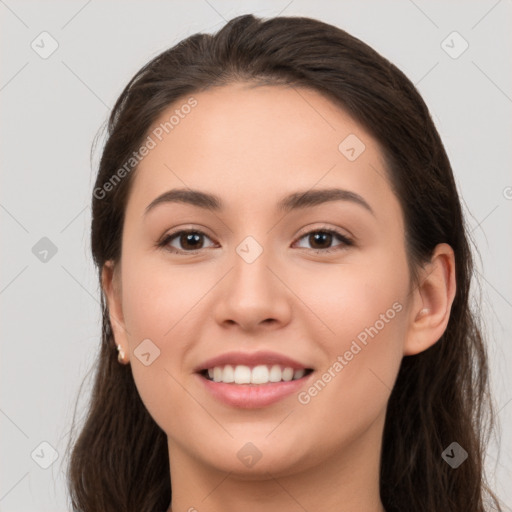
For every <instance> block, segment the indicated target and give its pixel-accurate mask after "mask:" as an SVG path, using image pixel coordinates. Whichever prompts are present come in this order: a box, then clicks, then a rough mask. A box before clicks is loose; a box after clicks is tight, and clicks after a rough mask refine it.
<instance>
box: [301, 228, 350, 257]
mask: <svg viewBox="0 0 512 512" xmlns="http://www.w3.org/2000/svg"><path fill="white" fill-rule="evenodd" d="M336 238H337V239H338V240H340V241H341V244H338V245H336V246H334V247H331V244H332V242H333V240H335V239H336ZM302 239H306V240H307V242H308V243H309V244H310V245H311V250H313V251H315V252H318V253H321V252H333V251H337V250H341V249H343V248H344V247H346V246H350V245H352V244H353V243H352V240H350V239H349V238H347V237H346V236H345V235H342V234H341V233H338V232H337V231H334V230H331V229H317V230H316V231H310V232H309V233H306V234H305V235H303V236H301V237H300V238H299V240H302ZM306 249H307V247H306Z"/></svg>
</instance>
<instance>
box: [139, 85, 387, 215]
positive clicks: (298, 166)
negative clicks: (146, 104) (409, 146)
mask: <svg viewBox="0 0 512 512" xmlns="http://www.w3.org/2000/svg"><path fill="white" fill-rule="evenodd" d="M191 97H192V98H193V99H194V100H195V102H196V103H195V106H194V107H193V108H188V107H187V108H184V107H183V106H184V105H187V104H188V105H190V104H192V103H191V102H190V98H191ZM148 134H149V136H150V137H151V138H152V140H153V142H154V147H153V149H151V151H150V152H149V154H147V156H145V157H144V158H143V159H142V161H141V162H140V163H139V165H138V168H137V170H136V173H135V174H136V175H135V176H134V178H135V180H134V183H132V193H131V195H133V196H134V197H133V199H134V201H135V202H136V203H137V207H138V209H141V208H145V207H146V206H147V204H148V203H149V202H150V201H151V200H152V199H154V197H156V196H157V195H159V194H161V193H162V192H164V191H166V190H169V189H172V188H176V187H179V188H187V187H191V188H194V189H200V190H205V191H210V192H212V193H214V194H216V195H218V196H221V197H226V198H227V200H228V202H229V204H228V206H230V205H233V206H234V207H236V208H237V209H238V210H239V209H240V208H241V207H243V205H244V204H245V205H247V204H252V205H255V204H257V203H259V204H260V205H261V207H262V208H263V207H264V206H266V205H264V204H263V203H266V202H269V204H270V202H277V201H278V200H279V199H280V198H281V197H282V196H283V195H285V194H286V193H290V192H294V191H296V190H298V189H311V188H313V187H315V186H318V187H319V188H324V187H330V186H343V188H347V189H351V190H353V191H354V192H356V193H360V194H361V195H362V193H365V194H369V193H370V195H372V193H371V192H372V191H373V195H374V196H375V194H378V195H380V196H381V197H382V196H383V195H384V196H385V195H386V194H387V195H389V194H390V193H391V189H390V186H389V184H388V182H387V178H386V172H385V170H384V164H383V159H382V154H381V151H380V148H379V146H378V143H377V142H376V141H375V140H374V138H373V137H372V136H370V135H369V134H368V133H367V132H366V131H365V130H364V129H363V128H362V127H361V126H360V125H359V124H358V123H357V122H355V121H354V120H353V119H352V118H351V117H350V116H349V115H348V114H347V113H346V112H344V111H343V110H342V109H341V108H339V107H338V106H337V105H335V104H334V103H333V102H332V101H330V100H329V99H328V98H326V97H325V96H323V95H322V94H321V93H319V92H318V91H314V90H311V89H305V88H296V87H290V86H254V85H252V84H247V83H236V84H230V85H227V86H222V87H215V88H212V89H209V90H207V91H202V92H198V93H194V94H191V95H190V96H187V97H183V98H182V99H180V100H178V101H176V102H175V103H174V104H172V105H170V106H169V107H168V108H167V109H166V110H165V111H164V112H163V113H162V114H161V115H160V116H159V118H158V119H157V120H156V121H155V122H154V123H153V125H152V127H151V128H150V130H149V131H148ZM347 150H348V151H349V152H348V153H347ZM354 153H355V156H356V158H354ZM386 189H387V190H386ZM390 199H391V200H392V198H391V197H390Z"/></svg>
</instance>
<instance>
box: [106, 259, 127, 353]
mask: <svg viewBox="0 0 512 512" xmlns="http://www.w3.org/2000/svg"><path fill="white" fill-rule="evenodd" d="M101 287H102V289H103V293H104V294H105V297H106V300H107V306H108V313H109V319H110V325H111V326H112V332H113V334H114V340H115V343H116V345H121V350H122V351H123V352H124V353H125V354H129V350H128V348H129V345H128V338H127V331H126V327H125V323H124V316H123V305H122V301H121V282H120V268H118V267H117V266H116V265H114V262H113V261H112V260H109V261H107V262H106V263H105V264H104V265H103V269H102V271H101ZM127 359H128V356H125V362H127Z"/></svg>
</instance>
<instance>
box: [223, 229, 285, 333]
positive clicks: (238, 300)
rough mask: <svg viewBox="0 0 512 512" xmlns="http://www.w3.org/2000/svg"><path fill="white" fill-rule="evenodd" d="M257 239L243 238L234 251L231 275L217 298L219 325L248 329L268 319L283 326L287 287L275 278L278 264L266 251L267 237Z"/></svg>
mask: <svg viewBox="0 0 512 512" xmlns="http://www.w3.org/2000/svg"><path fill="white" fill-rule="evenodd" d="M256 236H257V237H258V238H259V240H258V239H257V238H256ZM256 236H255V235H248V236H246V237H245V238H243V239H242V241H241V242H240V243H239V244H238V245H237V246H235V248H234V254H233V255H232V258H231V261H230V267H231V272H229V275H228V276H226V278H227V279H226V280H225V283H224V284H223V286H222V287H221V289H220V290H219V291H220V294H219V295H218V296H217V301H216V316H217V320H218V321H219V322H226V321H229V322H231V323H232V322H236V323H238V324H239V325H241V326H243V327H244V328H248V327H249V326H251V325H252V326H255V325H257V324H259V323H261V322H264V321H265V320H269V319H273V320H278V321H279V322H280V323H282V322H283V321H284V320H285V318H287V316H288V314H289V307H288V300H287V298H286V287H285V286H283V284H282V283H281V282H280V280H279V279H278V278H277V277H276V275H275V274H276V273H278V271H276V269H277V268H278V267H279V265H278V262H277V261H275V258H273V252H272V250H271V248H270V247H266V245H270V244H269V242H268V240H269V237H267V236H265V235H256ZM260 240H261V241H260Z"/></svg>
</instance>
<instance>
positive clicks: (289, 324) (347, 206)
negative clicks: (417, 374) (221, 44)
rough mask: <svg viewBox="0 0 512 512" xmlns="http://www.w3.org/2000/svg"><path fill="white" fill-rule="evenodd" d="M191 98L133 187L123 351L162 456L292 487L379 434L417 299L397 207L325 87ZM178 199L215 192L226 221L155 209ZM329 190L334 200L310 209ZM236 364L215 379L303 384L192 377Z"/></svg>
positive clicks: (185, 206) (235, 89)
mask: <svg viewBox="0 0 512 512" xmlns="http://www.w3.org/2000/svg"><path fill="white" fill-rule="evenodd" d="M193 97H194V98H195V100H196V101H197V104H196V105H195V106H194V107H193V108H191V109H181V110H180V112H182V116H179V122H178V123H176V124H174V126H173V127H172V129H171V130H169V129H168V132H169V133H167V134H166V133H165V131H164V132H163V136H162V133H161V132H162V129H160V131H158V130H157V129H158V127H159V126H161V123H165V122H166V121H169V118H170V116H171V115H172V114H173V113H174V111H175V110H176V109H180V108H181V107H182V105H184V104H185V103H186V102H187V98H185V99H184V100H183V101H180V102H177V103H176V104H175V105H172V106H170V107H169V108H168V110H166V111H165V113H164V114H163V115H162V116H161V118H160V119H158V120H157V122H156V123H155V124H154V126H153V127H152V131H151V132H150V133H149V135H150V136H151V138H152V140H153V141H154V142H155V145H154V147H153V148H152V149H151V150H150V151H149V153H148V154H147V156H145V158H144V159H143V160H142V161H141V163H140V164H139V166H138V168H137V170H136V174H135V176H134V181H133V183H132V188H131V192H130V195H129V198H128V202H127V207H126V212H125V222H124V231H123V236H122V257H121V262H120V265H118V266H117V267H116V273H117V274H116V275H115V281H114V282H116V283H117V284H118V294H117V295H116V297H115V299H112V302H111V304H112V307H111V311H113V312H114V313H115V315H116V317H117V318H116V320H117V321H116V322H114V323H115V325H114V332H115V336H116V343H122V344H123V346H124V348H125V351H126V349H128V354H129V357H130V364H131V369H132V372H133V375H134V379H135V382H136V385H137V388H138V391H139V393H140V396H141V398H142V400H143V402H144V404H145V406H146V408H147V409H148V411H149V413H150V414H151V415H152V417H153V418H154V420H155V421H156V423H157V424H158V425H159V426H160V427H161V428H162V429H163V430H164V431H165V432H166V434H167V436H168V439H169V446H170V453H171V454H172V453H173V450H175V451H176V453H177V454H178V453H180V454H181V455H180V456H183V457H189V458H190V459H191V460H192V459H194V460H195V461H199V463H201V464H204V465H205V466H208V467H211V468H217V469H219V470H222V471H226V472H227V471H233V472H236V473H238V474H240V475H246V477H247V478H249V477H251V478H252V477H254V475H257V474H263V473H265V472H267V471H269V470H271V471H272V472H273V474H278V473H279V474H287V473H290V474H291V473H293V472H294V471H299V470H301V469H307V468H308V467H310V466H313V465H318V464H319V463H321V462H324V461H327V460H329V459H331V458H332V456H333V455H334V454H339V455H341V454H343V453H348V452H349V451H350V450H351V449H352V448H353V447H354V446H356V445H357V443H360V444H361V443H363V440H364V439H365V436H368V435H369V433H370V432H372V429H374V428H375V426H376V425H378V426H379V427H380V428H381V427H382V425H383V423H382V422H383V419H384V416H385V408H386V405H387V401H388V398H389V395H390V393H391V389H392V387H393V383H394V381H395V378H396V375H397V372H398V368H399V365H400V362H401V359H402V357H403V355H404V346H405V342H406V338H407V327H408V311H409V307H410V301H411V294H410V289H411V283H410V278H409V272H408V266H407V259H406V252H405V238H404V237H405V234H404V222H403V217H402V212H401V208H400V205H399V202H398V199H397V198H396V197H395V196H394V194H393V192H392V190H391V186H390V183H389V181H388V177H387V174H386V170H385V167H384V164H383V158H382V153H381V150H380V148H379V146H378V144H377V142H376V141H375V140H374V139H373V138H372V137H371V136H370V135H369V134H368V133H367V132H366V131H365V130H364V129H363V128H362V127H361V126H359V125H358V124H357V123H356V122H355V121H353V120H352V119H351V118H350V117H349V116H348V115H347V114H346V113H345V112H344V111H343V110H341V109H340V108H338V107H336V106H335V105H334V104H333V103H331V102H330V101H329V100H328V99H326V98H325V97H323V96H322V95H320V94H319V93H318V92H315V91H312V90H308V89H293V88H288V87H284V86H264V87H250V86H248V85H247V84H232V85H229V86H223V87H220V88H215V89H211V90H209V91H206V92H201V93H197V94H194V95H193ZM185 111H187V112H189V113H188V114H186V115H185V114H183V112H185ZM155 130H157V131H155ZM155 133H157V134H159V135H160V138H161V140H159V138H158V137H157V136H156V135H155ZM151 145H153V144H151ZM363 145H364V146H363ZM175 189H184V190H185V191H190V190H194V191H200V192H202V193H204V194H212V195H214V196H216V197H217V198H218V201H219V203H220V205H219V208H217V209H209V208H204V207H200V206H199V205H194V204H191V203H189V202H187V201H184V200H182V201H163V200H161V201H158V202H157V203H158V204H153V206H152V207H150V208H149V209H148V206H149V205H150V204H151V203H152V202H153V201H155V199H156V198H159V197H160V196H161V195H162V194H164V193H166V192H169V191H172V190H175ZM324 189H340V190H342V191H344V192H340V193H339V194H338V195H337V196H335V197H334V196H332V197H330V199H329V200H325V199H326V197H327V196H324V197H323V199H324V200H323V201H322V197H320V196H318V195H316V196H312V199H311V200H310V201H305V199H306V198H307V196H306V195H305V194H306V193H308V194H310V195H311V194H312V193H316V192H318V191H320V190H324ZM289 196H292V197H293V198H295V203H294V202H293V201H291V202H290V201H288V203H289V204H288V208H284V207H282V205H283V204H284V203H283V202H284V201H285V199H286V198H288V197H289ZM319 197H320V199H319ZM301 198H302V200H303V201H302V202H301ZM315 198H316V199H315ZM181 231H185V233H180V232H181ZM116 280H117V281H116ZM121 326H123V327H124V328H121ZM144 340H145V341H144ZM228 353H229V354H230V355H228V358H227V360H225V361H224V362H222V361H220V362H219V364H218V365H217V366H219V367H222V368H225V364H227V363H229V362H230V361H231V362H232V363H233V365H232V366H233V370H234V374H236V375H237V380H239V382H244V378H246V376H247V375H249V378H255V377H254V376H255V371H254V367H256V366H260V367H261V366H265V367H266V368H267V370H268V372H269V374H272V366H274V365H275V364H276V363H277V365H278V366H280V367H281V368H282V369H283V371H282V372H281V373H277V370H274V376H276V375H277V377H274V378H275V379H278V378H280V379H283V378H285V379H288V378H289V375H290V370H284V368H285V367H291V368H292V370H294V375H296V376H297V377H300V375H301V373H302V372H300V371H299V372H298V373H295V370H300V369H301V368H304V369H308V370H313V371H312V372H309V371H306V372H305V375H304V376H303V377H302V378H298V380H292V381H286V382H281V383H278V382H275V383H270V384H252V385H249V384H237V383H222V382H213V381H209V380H207V379H206V378H205V376H204V375H201V374H200V373H198V371H197V370H202V369H205V368H206V366H212V364H214V363H208V361H209V360H211V359H212V358H216V357H218V356H222V355H225V354H228ZM263 353H267V354H266V355H268V353H272V354H273V357H276V358H277V359H274V360H273V359H265V358H264V357H263V356H264V354H263ZM233 354H238V355H240V354H241V355H242V356H243V355H254V354H256V357H255V358H254V359H250V360H247V361H245V363H246V364H244V365H241V362H244V360H243V359H236V358H235V357H234V356H233ZM280 357H287V358H289V359H291V360H292V361H285V360H284V359H283V360H282V361H281V364H279V361H280V359H279V358H280ZM258 358H259V359H258ZM251 362H252V364H251ZM260 363H261V364H260ZM237 366H248V367H249V373H247V369H246V368H242V369H241V370H240V369H238V368H237ZM215 372H216V374H214V379H215V378H216V379H217V380H218V379H219V378H225V379H226V380H228V381H229V380H230V377H229V374H230V371H229V369H228V370H225V369H224V371H223V372H222V371H220V370H215ZM215 372H214V373H215ZM226 372H227V373H226ZM206 373H207V372H206ZM256 374H257V375H259V376H262V379H263V381H265V379H266V378H267V377H268V375H267V373H266V370H265V369H262V368H260V369H259V370H257V371H256ZM220 375H222V377H219V376H220ZM257 378H258V377H256V379H257ZM240 379H241V380H240ZM249 388H250V389H252V391H248V390H249ZM380 433H381V431H379V433H378V435H377V434H375V435H374V436H373V437H372V439H374V440H375V439H377V438H378V437H379V436H380ZM248 443H252V444H251V445H249V444H248ZM251 455H253V456H254V455H256V457H261V458H260V459H259V460H258V461H257V463H256V464H254V466H253V467H251V466H250V463H249V462H247V463H245V462H244V461H249V458H247V456H251ZM171 458H172V457H171Z"/></svg>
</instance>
